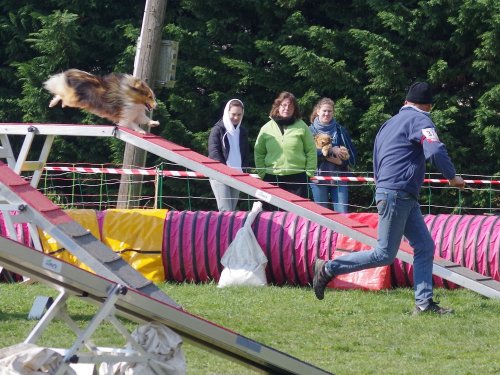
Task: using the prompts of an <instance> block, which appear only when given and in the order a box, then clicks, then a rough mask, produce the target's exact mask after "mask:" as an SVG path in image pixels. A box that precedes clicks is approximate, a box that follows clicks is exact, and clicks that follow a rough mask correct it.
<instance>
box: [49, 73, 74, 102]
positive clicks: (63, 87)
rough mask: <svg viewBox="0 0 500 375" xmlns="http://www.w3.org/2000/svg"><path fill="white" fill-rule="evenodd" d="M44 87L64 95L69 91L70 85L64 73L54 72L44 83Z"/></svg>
mask: <svg viewBox="0 0 500 375" xmlns="http://www.w3.org/2000/svg"><path fill="white" fill-rule="evenodd" d="M43 87H45V89H46V90H47V91H49V92H51V93H52V94H54V95H60V96H63V95H64V94H65V93H67V92H68V89H69V85H68V81H67V80H66V75H65V74H64V73H59V74H54V75H53V76H51V77H50V78H49V79H48V80H46V81H45V82H44V83H43Z"/></svg>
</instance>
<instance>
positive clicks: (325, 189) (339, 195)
mask: <svg viewBox="0 0 500 375" xmlns="http://www.w3.org/2000/svg"><path fill="white" fill-rule="evenodd" d="M309 186H310V187H311V191H312V195H313V199H314V201H315V202H316V203H318V204H319V205H321V206H323V207H326V208H331V205H330V202H332V204H333V209H334V210H335V211H337V212H342V213H347V211H348V202H349V189H348V187H347V184H346V183H345V182H339V183H338V185H337V184H335V185H327V184H324V185H320V184H317V183H314V182H313V183H311V184H309Z"/></svg>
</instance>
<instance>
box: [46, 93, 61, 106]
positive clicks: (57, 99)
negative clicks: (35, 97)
mask: <svg viewBox="0 0 500 375" xmlns="http://www.w3.org/2000/svg"><path fill="white" fill-rule="evenodd" d="M61 99H62V98H61V97H60V96H59V95H56V96H54V97H53V98H52V100H51V101H50V103H49V108H52V107H55V106H56V105H57V104H58V103H59V102H60V101H61Z"/></svg>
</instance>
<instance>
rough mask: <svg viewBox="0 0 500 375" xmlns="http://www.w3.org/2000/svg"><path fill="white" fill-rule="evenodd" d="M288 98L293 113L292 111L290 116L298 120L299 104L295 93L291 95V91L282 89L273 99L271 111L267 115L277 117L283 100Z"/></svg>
mask: <svg viewBox="0 0 500 375" xmlns="http://www.w3.org/2000/svg"><path fill="white" fill-rule="evenodd" d="M285 99H288V100H290V103H292V105H293V113H292V118H293V119H294V120H298V119H299V118H300V110H299V105H298V103H297V99H296V98H295V95H293V94H292V93H291V92H288V91H283V92H281V93H280V94H279V95H278V97H277V98H276V99H274V103H273V106H272V107H271V112H269V116H271V117H273V118H274V117H279V108H280V105H281V103H282V102H283V100H285Z"/></svg>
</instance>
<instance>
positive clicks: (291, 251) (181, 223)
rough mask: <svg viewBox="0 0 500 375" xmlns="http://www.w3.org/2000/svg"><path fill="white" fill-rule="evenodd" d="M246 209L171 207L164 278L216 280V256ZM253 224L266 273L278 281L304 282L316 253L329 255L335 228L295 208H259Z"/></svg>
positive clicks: (309, 277)
mask: <svg viewBox="0 0 500 375" xmlns="http://www.w3.org/2000/svg"><path fill="white" fill-rule="evenodd" d="M247 216H248V213H247V212H214V211H208V212H203V211H169V212H168V214H167V217H166V219H165V228H164V234H165V238H164V241H163V249H162V253H163V257H162V258H163V264H164V267H165V279H166V280H171V281H179V282H182V281H193V282H206V281H209V280H218V279H219V277H220V274H221V272H222V265H221V263H220V259H221V258H222V256H223V255H224V253H225V251H226V249H227V248H228V246H229V244H230V243H231V242H232V241H233V239H234V238H235V236H236V233H237V232H238V230H239V229H240V228H241V227H242V226H243V224H244V222H245V220H246V218H247ZM252 229H253V231H254V233H255V237H256V238H257V241H258V242H259V245H260V246H261V248H262V250H263V252H264V254H265V255H266V257H267V259H268V263H267V267H266V277H267V280H268V282H270V283H273V284H276V285H284V284H291V285H307V284H308V283H310V282H311V281H312V275H311V274H310V273H311V271H310V265H311V263H312V260H313V259H314V257H315V256H318V257H320V258H325V259H330V258H332V256H333V252H334V246H335V243H336V238H337V234H336V233H335V232H333V231H331V230H329V229H327V228H324V227H322V226H320V225H318V224H315V223H312V222H310V221H309V220H305V219H303V218H301V217H299V216H296V215H294V214H291V213H288V212H283V211H279V212H278V211H276V212H261V213H260V214H259V215H258V216H257V218H256V219H255V221H254V223H253V225H252Z"/></svg>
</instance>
